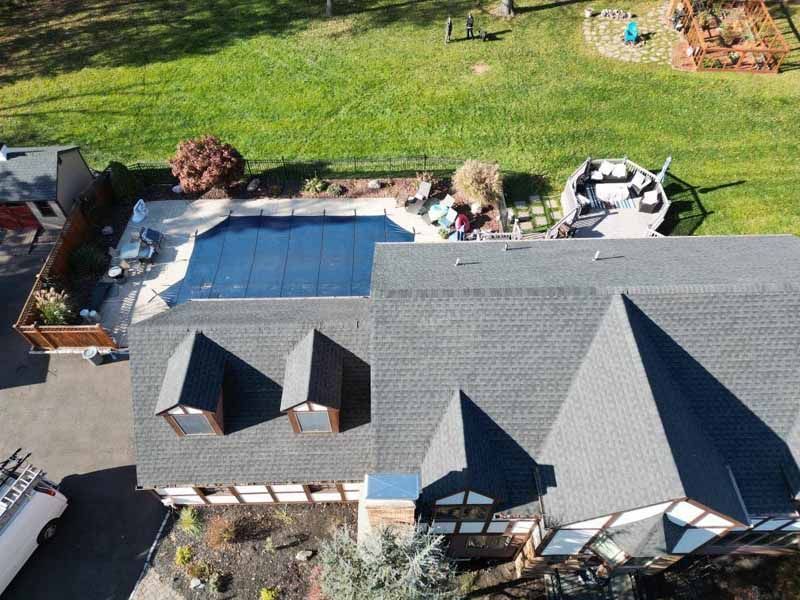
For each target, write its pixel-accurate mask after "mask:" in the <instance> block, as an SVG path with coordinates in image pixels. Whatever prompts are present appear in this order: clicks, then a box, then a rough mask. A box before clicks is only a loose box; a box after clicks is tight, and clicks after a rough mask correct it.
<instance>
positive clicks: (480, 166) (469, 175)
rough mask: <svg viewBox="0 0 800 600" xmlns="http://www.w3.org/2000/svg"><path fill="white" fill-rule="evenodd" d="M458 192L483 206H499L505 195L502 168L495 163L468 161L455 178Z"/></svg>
mask: <svg viewBox="0 0 800 600" xmlns="http://www.w3.org/2000/svg"><path fill="white" fill-rule="evenodd" d="M453 185H454V186H455V188H456V190H457V191H459V192H461V193H462V194H464V195H465V196H467V197H468V198H470V199H471V200H473V201H479V202H480V203H481V205H483V206H486V205H491V206H497V204H498V201H499V200H500V196H501V194H502V193H503V179H502V176H501V174H500V167H499V165H497V164H495V163H485V162H481V161H478V160H468V161H466V162H465V163H464V164H463V165H461V167H460V168H459V169H458V170H457V171H456V173H455V175H454V176H453Z"/></svg>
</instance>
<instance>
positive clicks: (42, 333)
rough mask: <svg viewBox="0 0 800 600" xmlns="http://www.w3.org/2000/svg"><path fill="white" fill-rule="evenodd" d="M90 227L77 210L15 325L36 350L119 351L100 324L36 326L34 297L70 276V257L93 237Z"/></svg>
mask: <svg viewBox="0 0 800 600" xmlns="http://www.w3.org/2000/svg"><path fill="white" fill-rule="evenodd" d="M91 229H92V228H91V225H90V223H89V221H88V220H87V219H86V217H85V216H84V214H83V211H82V210H81V209H80V208H79V207H76V208H75V209H74V210H73V211H72V212H71V213H70V215H69V217H68V218H67V222H66V223H65V224H64V228H63V229H62V230H61V235H60V236H59V238H58V240H57V241H56V243H55V245H54V246H53V249H52V250H51V251H50V254H48V255H47V259H46V260H45V262H44V265H43V266H42V268H41V269H40V270H39V273H38V274H37V275H36V279H35V281H34V284H33V288H32V289H31V291H30V294H28V298H27V299H26V300H25V304H24V305H23V306H22V310H21V311H20V313H19V317H18V318H17V322H16V323H15V324H14V329H16V330H17V331H18V332H19V334H20V335H21V336H22V337H24V338H25V339H26V340H27V341H28V343H30V345H31V346H32V347H33V348H37V349H44V350H58V349H66V348H69V349H81V348H86V347H88V346H97V347H98V348H112V349H115V348H117V347H118V346H117V343H116V341H114V338H113V337H111V335H110V334H109V332H108V331H106V330H105V329H103V327H102V326H101V325H99V324H92V325H41V324H39V323H37V319H38V314H37V311H36V306H35V302H34V294H36V292H38V291H39V290H42V289H46V288H47V287H49V286H50V285H51V282H52V281H53V280H54V279H57V278H60V279H63V278H66V277H69V263H68V261H69V255H70V254H71V253H72V251H73V250H75V249H76V248H77V247H78V246H80V245H81V244H83V243H84V242H86V241H87V240H88V239H89V238H90V236H91V233H92V232H91Z"/></svg>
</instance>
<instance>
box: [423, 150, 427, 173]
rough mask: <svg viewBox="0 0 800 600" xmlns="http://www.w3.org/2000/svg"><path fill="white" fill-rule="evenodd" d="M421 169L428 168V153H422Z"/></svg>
mask: <svg viewBox="0 0 800 600" xmlns="http://www.w3.org/2000/svg"><path fill="white" fill-rule="evenodd" d="M422 170H423V171H427V170H428V155H427V154H423V155H422Z"/></svg>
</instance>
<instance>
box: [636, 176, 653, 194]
mask: <svg viewBox="0 0 800 600" xmlns="http://www.w3.org/2000/svg"><path fill="white" fill-rule="evenodd" d="M651 183H653V180H652V179H651V178H650V177H648V176H647V175H645V174H644V173H642V172H641V171H636V174H635V175H634V176H633V179H631V183H630V187H631V188H632V189H633V191H634V193H632V194H631V196H639V195H641V193H642V192H643V191H644V190H645V188H647V187H648V186H649V185H650V184H651Z"/></svg>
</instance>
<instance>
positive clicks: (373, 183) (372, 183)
mask: <svg viewBox="0 0 800 600" xmlns="http://www.w3.org/2000/svg"><path fill="white" fill-rule="evenodd" d="M367 189H370V190H379V189H381V182H380V181H378V180H377V179H370V180H369V181H368V182H367Z"/></svg>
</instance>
